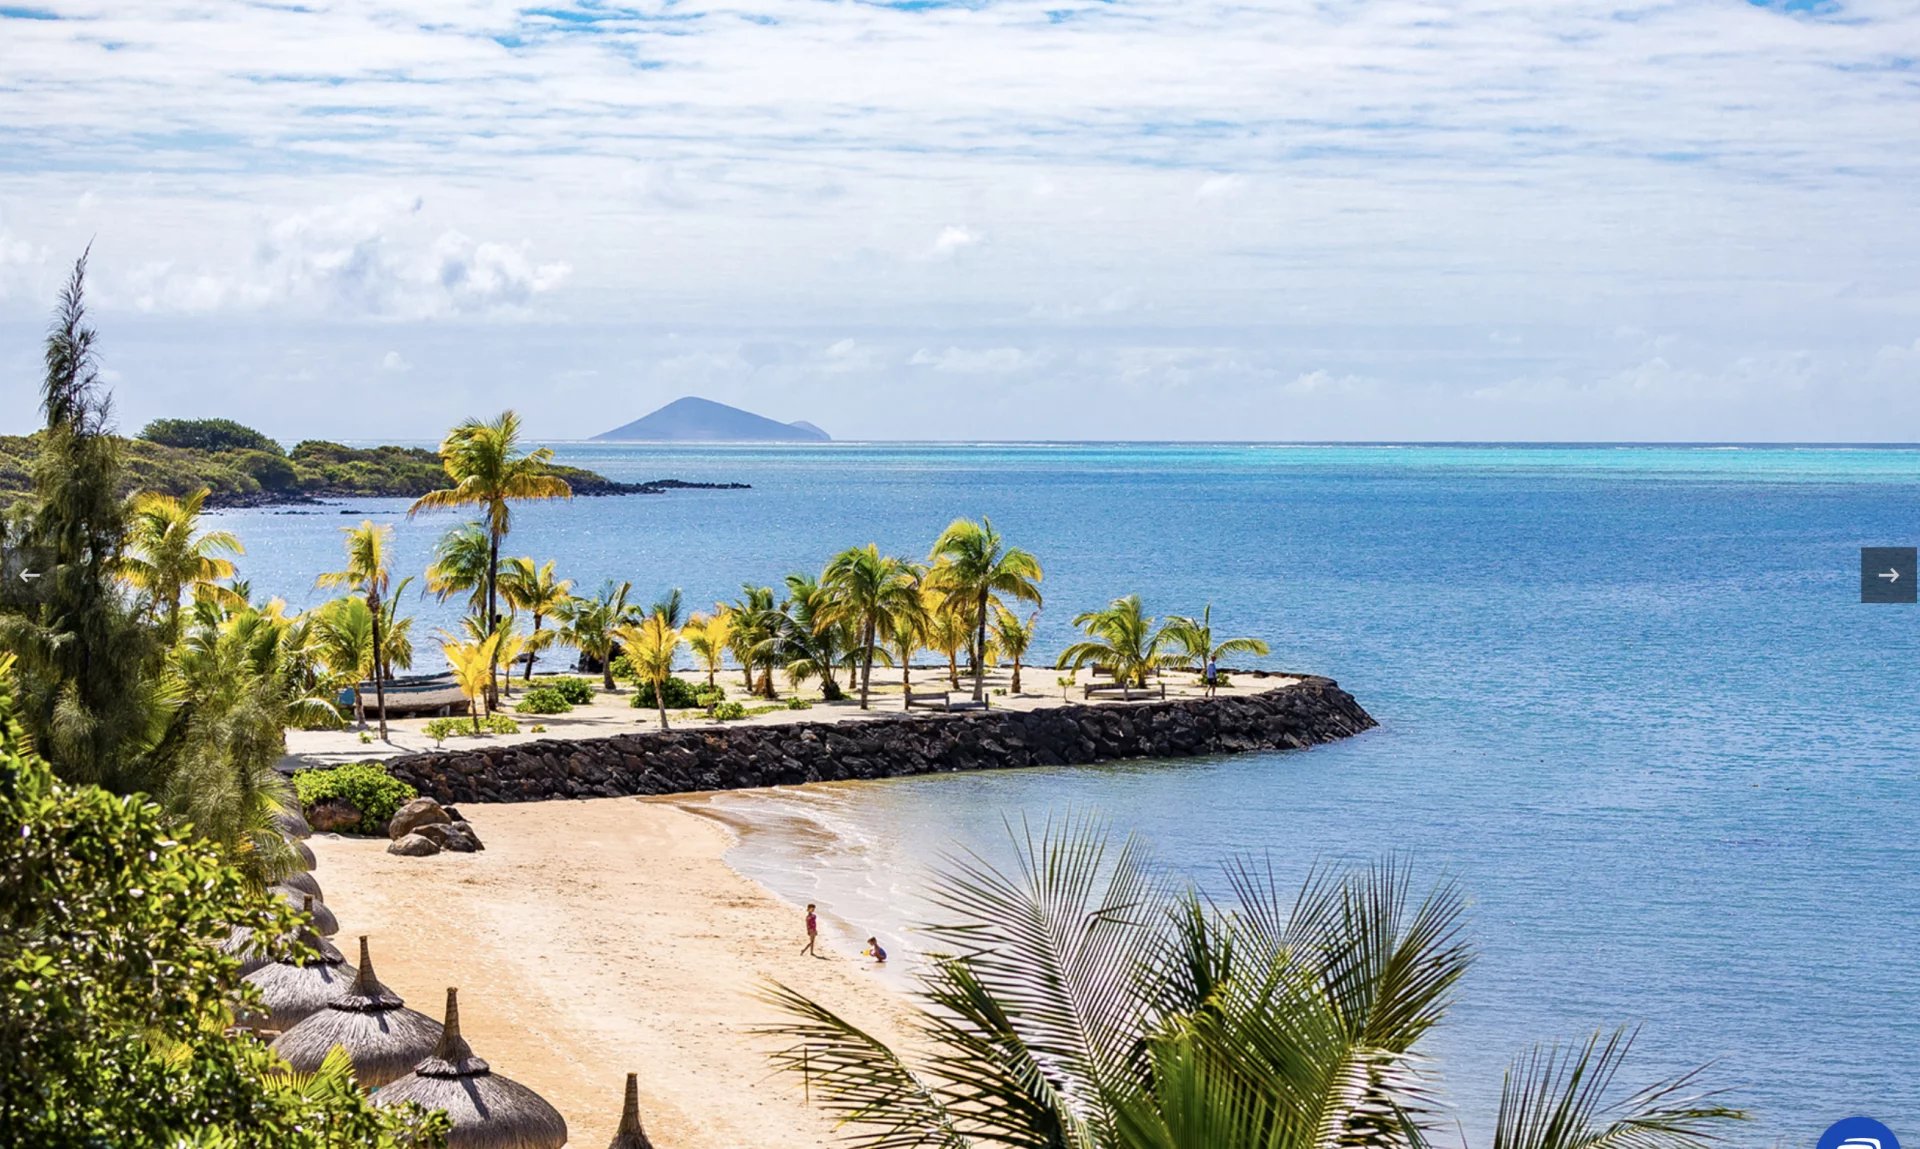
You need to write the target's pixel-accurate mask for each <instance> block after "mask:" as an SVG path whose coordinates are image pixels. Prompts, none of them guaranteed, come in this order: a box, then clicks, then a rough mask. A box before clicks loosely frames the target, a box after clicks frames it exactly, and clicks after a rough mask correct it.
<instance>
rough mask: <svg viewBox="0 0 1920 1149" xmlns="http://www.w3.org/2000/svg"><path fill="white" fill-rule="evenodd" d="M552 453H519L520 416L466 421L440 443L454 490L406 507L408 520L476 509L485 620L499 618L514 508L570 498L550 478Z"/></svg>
mask: <svg viewBox="0 0 1920 1149" xmlns="http://www.w3.org/2000/svg"><path fill="white" fill-rule="evenodd" d="M552 460H553V450H552V448H549V447H536V448H535V449H533V450H531V451H522V450H521V449H520V416H519V415H517V414H515V413H514V412H512V411H503V412H501V413H500V416H499V417H498V418H496V419H494V420H493V421H492V422H481V421H480V420H478V419H469V420H467V421H466V422H464V423H462V424H460V425H459V426H457V427H455V428H454V429H453V430H452V431H450V432H448V434H447V438H446V440H445V441H444V442H442V443H441V444H440V466H441V468H442V469H443V470H445V471H446V473H447V477H448V478H449V479H452V480H453V485H452V486H450V487H443V488H441V489H439V490H435V491H428V492H427V493H426V494H424V495H421V496H420V497H419V498H417V499H415V500H414V501H413V505H412V506H411V507H408V508H407V517H408V518H412V517H413V516H414V515H416V514H418V513H419V512H421V511H423V510H437V509H442V508H450V507H479V508H480V509H481V510H482V512H483V515H482V519H481V521H482V523H483V524H484V525H485V527H486V532H487V594H486V617H487V618H489V619H492V618H496V617H498V615H499V613H500V599H499V581H500V541H501V540H502V539H504V538H506V537H507V532H508V531H509V530H511V529H512V527H513V504H514V503H517V502H526V501H529V500H537V499H570V498H572V497H573V488H572V487H570V486H568V485H567V481H566V480H565V479H562V478H560V477H558V476H556V475H553V474H551V473H549V471H548V469H547V468H548V466H549V464H550V463H551V462H552Z"/></svg>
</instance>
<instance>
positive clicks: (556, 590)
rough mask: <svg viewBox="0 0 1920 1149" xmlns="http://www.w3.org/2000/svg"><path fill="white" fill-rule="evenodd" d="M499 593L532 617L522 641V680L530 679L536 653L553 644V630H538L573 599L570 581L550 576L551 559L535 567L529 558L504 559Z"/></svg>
mask: <svg viewBox="0 0 1920 1149" xmlns="http://www.w3.org/2000/svg"><path fill="white" fill-rule="evenodd" d="M500 593H501V595H502V596H503V597H505V598H506V600H507V605H508V606H511V607H512V608H513V609H514V610H516V611H525V612H526V613H527V615H528V617H530V618H532V619H533V630H532V632H531V633H529V634H528V635H527V637H526V641H525V643H524V646H525V649H526V651H527V673H526V680H527V681H528V682H532V681H533V663H534V660H535V659H536V658H538V657H539V653H540V652H541V651H542V650H545V649H546V648H547V647H549V646H551V645H553V643H554V641H555V639H556V636H557V633H558V632H556V631H551V630H543V629H541V626H542V624H543V623H544V622H545V621H546V620H547V619H549V618H553V617H557V616H559V615H560V614H562V613H563V612H564V611H565V609H566V606H567V603H568V601H569V600H570V599H572V598H573V580H572V579H564V578H563V579H556V578H554V577H553V560H552V559H548V560H547V561H546V562H545V563H542V564H541V565H539V566H535V565H534V564H533V560H532V559H531V558H516V559H508V560H506V562H505V563H504V564H502V566H501V570H500Z"/></svg>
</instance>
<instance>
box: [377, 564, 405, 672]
mask: <svg viewBox="0 0 1920 1149" xmlns="http://www.w3.org/2000/svg"><path fill="white" fill-rule="evenodd" d="M411 582H413V576H412V575H408V576H407V577H406V578H403V579H401V580H400V581H399V583H397V584H395V586H394V588H393V593H392V594H390V595H388V596H387V601H386V602H385V603H384V604H382V606H381V608H380V676H381V677H382V678H383V679H385V680H386V681H388V682H391V681H393V668H394V667H396V666H397V667H399V668H400V669H402V670H411V669H413V617H412V616H411V615H407V616H402V615H401V613H400V600H401V596H402V595H404V594H406V593H407V585H408V584H409V583H411Z"/></svg>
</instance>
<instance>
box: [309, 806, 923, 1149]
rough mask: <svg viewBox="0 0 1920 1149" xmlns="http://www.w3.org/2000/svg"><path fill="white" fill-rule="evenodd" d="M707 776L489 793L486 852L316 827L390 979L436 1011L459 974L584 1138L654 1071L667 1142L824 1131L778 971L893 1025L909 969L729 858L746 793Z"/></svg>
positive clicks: (694, 1145)
mask: <svg viewBox="0 0 1920 1149" xmlns="http://www.w3.org/2000/svg"><path fill="white" fill-rule="evenodd" d="M695 801H697V796H694V795H677V796H674V797H672V798H641V797H621V798H596V799H588V800H585V801H578V802H564V803H563V802H533V803H519V804H498V805H487V806H484V807H480V808H478V809H476V810H474V811H470V812H469V816H470V817H472V818H474V819H475V823H474V824H475V828H476V830H477V831H478V832H479V834H480V835H481V837H482V839H483V840H484V841H485V842H486V843H487V849H486V850H485V851H484V852H482V853H478V854H441V855H438V856H435V857H432V858H403V857H398V856H395V855H391V854H388V853H386V841H385V840H384V839H375V838H347V837H341V836H338V835H315V836H314V837H313V838H312V839H310V844H311V845H312V846H313V848H314V852H315V854H316V855H317V857H318V859H319V863H320V864H319V865H318V866H317V867H316V868H315V876H316V877H318V878H319V879H320V881H321V882H322V883H323V884H324V885H325V887H326V888H327V890H328V893H329V895H330V897H329V901H328V905H329V907H330V908H331V909H333V911H334V912H335V914H336V915H338V917H339V919H340V923H341V930H340V934H339V936H338V937H337V938H336V939H335V941H336V942H337V943H339V944H341V945H342V946H343V947H346V948H349V949H351V948H353V943H354V941H355V938H356V936H357V935H358V934H361V933H366V934H369V935H370V938H371V944H372V956H373V962H374V965H375V968H376V969H377V970H378V972H379V975H380V978H381V980H382V981H384V982H385V983H386V984H387V985H389V986H390V987H392V988H393V989H394V990H395V991H396V992H398V993H400V994H401V995H402V996H403V997H404V998H406V1000H407V1003H408V1005H409V1007H411V1008H415V1009H420V1010H422V1011H423V1012H427V1013H429V1014H431V1013H433V1012H434V1011H435V1009H436V1008H437V1003H438V1002H439V1000H440V997H441V994H442V992H443V990H444V989H445V987H447V986H450V985H457V986H460V987H461V989H462V991H463V992H462V993H461V1007H462V1008H461V1022H462V1026H463V1028H464V1029H465V1030H466V1031H467V1035H468V1037H469V1039H470V1040H471V1041H472V1043H473V1046H474V1049H475V1051H476V1052H477V1053H478V1054H479V1055H480V1056H482V1057H484V1058H487V1059H488V1060H489V1061H490V1062H491V1063H492V1065H493V1066H494V1069H495V1071H496V1072H498V1073H500V1074H502V1075H504V1076H506V1077H509V1078H512V1079H513V1080H516V1081H519V1082H521V1083H522V1084H525V1085H527V1086H529V1087H531V1088H533V1089H534V1090H536V1091H537V1092H539V1093H540V1094H541V1095H542V1096H543V1097H545V1098H546V1099H547V1100H548V1101H549V1102H551V1103H552V1104H553V1105H554V1106H555V1107H556V1108H558V1109H559V1110H560V1111H561V1113H562V1114H563V1115H565V1117H566V1119H567V1124H568V1129H569V1142H568V1143H569V1144H579V1145H592V1144H601V1143H604V1142H605V1141H606V1140H607V1139H608V1138H610V1137H611V1136H612V1133H613V1128H614V1125H615V1123H616V1122H617V1120H618V1117H619V1100H620V1096H619V1093H620V1086H621V1083H622V1081H623V1080H624V1075H625V1074H626V1073H627V1072H629V1071H634V1072H638V1073H639V1074H640V1096H641V1112H642V1115H643V1117H644V1118H645V1120H646V1125H647V1129H648V1133H649V1135H650V1136H651V1137H652V1138H653V1139H654V1140H655V1141H656V1143H659V1144H663V1145H674V1146H677V1147H679V1149H735V1147H737V1146H740V1145H755V1146H766V1147H768V1149H783V1147H796V1149H797V1147H802V1146H805V1147H809V1149H813V1147H824V1146H828V1145H831V1144H834V1143H835V1142H836V1140H837V1137H836V1134H835V1132H834V1129H833V1125H832V1122H831V1120H830V1119H829V1118H828V1117H827V1116H826V1115H825V1114H823V1113H822V1112H820V1111H818V1110H816V1109H812V1108H810V1107H809V1106H807V1105H806V1104H805V1103H804V1101H803V1099H802V1097H801V1091H800V1089H799V1087H798V1085H797V1083H791V1082H786V1081H782V1080H779V1079H777V1078H771V1077H770V1076H769V1073H770V1070H769V1068H768V1065H767V1062H766V1058H765V1054H766V1052H767V1051H768V1050H769V1049H771V1048H773V1047H775V1046H776V1045H777V1044H778V1043H777V1041H776V1040H775V1039H770V1038H764V1037H759V1036H757V1035H756V1034H755V1033H754V1032H753V1030H754V1028H755V1027H756V1026H759V1025H764V1024H766V1023H768V1022H770V1021H773V1020H776V1019H777V1014H776V1012H775V1011H774V1010H773V1009H772V1007H770V1006H767V1005H765V1004H763V1003H762V1002H761V1001H760V1000H759V998H758V997H757V996H756V995H757V992H758V990H759V988H760V987H761V986H762V985H763V984H765V982H767V981H769V980H778V981H781V982H782V983H784V984H787V985H789V986H792V987H793V988H795V989H798V990H801V991H802V992H805V993H807V994H809V995H810V996H813V997H814V998H816V999H817V1000H819V1001H821V1002H822V1004H825V1005H827V1006H828V1007H830V1008H832V1009H834V1010H836V1011H839V1012H842V1013H843V1015H844V1016H847V1017H848V1018H849V1019H850V1020H853V1021H854V1022H855V1023H856V1024H859V1025H862V1026H863V1027H868V1028H870V1030H871V1031H872V1032H875V1033H876V1034H879V1035H881V1036H883V1037H885V1038H886V1039H888V1040H889V1041H894V1040H898V1039H899V1038H900V1037H901V1035H902V1034H903V1033H904V1032H905V1031H906V1022H907V1011H906V1009H905V999H904V997H903V996H902V995H901V993H900V990H901V988H902V983H901V981H900V980H899V978H900V974H901V971H899V970H888V971H885V972H881V973H876V971H875V970H874V969H873V967H872V966H871V965H870V964H869V963H866V962H864V961H862V960H861V959H859V958H858V956H857V951H849V950H848V949H847V948H846V946H845V944H844V943H843V942H842V941H841V940H840V938H839V937H837V936H834V935H835V934H836V933H837V932H838V931H833V930H828V929H823V931H822V948H823V949H827V950H829V951H830V952H831V955H832V956H831V958H830V959H829V960H815V959H813V958H810V957H801V956H799V955H798V950H799V948H800V946H801V944H802V942H803V941H804V935H803V932H802V929H801V913H802V908H801V907H795V906H790V905H788V904H787V903H786V902H785V901H783V900H782V899H781V898H780V897H779V896H778V895H777V894H776V893H775V892H774V891H773V890H772V889H770V888H769V887H767V886H766V885H765V884H763V883H761V882H759V881H756V880H755V879H753V878H751V877H749V876H747V875H746V874H744V873H742V872H741V871H739V870H737V869H735V868H734V866H733V865H732V863H731V862H729V861H728V859H727V855H728V853H729V852H730V851H731V850H732V849H733V848H734V847H735V845H736V844H737V843H738V841H739V838H740V831H739V830H738V829H736V828H735V827H736V826H739V825H741V824H742V822H745V823H747V824H748V826H749V827H751V819H748V818H745V817H744V816H743V815H742V813H741V812H739V811H737V810H736V811H730V812H728V813H727V814H726V815H724V816H721V815H717V814H715V813H712V812H709V811H707V810H703V809H698V808H695Z"/></svg>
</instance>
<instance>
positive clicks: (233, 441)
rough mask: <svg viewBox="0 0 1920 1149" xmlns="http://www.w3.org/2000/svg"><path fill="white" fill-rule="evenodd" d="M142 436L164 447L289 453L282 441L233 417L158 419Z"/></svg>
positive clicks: (277, 453) (142, 430) (141, 433)
mask: <svg viewBox="0 0 1920 1149" xmlns="http://www.w3.org/2000/svg"><path fill="white" fill-rule="evenodd" d="M140 437H141V438H142V439H145V440H146V441H147V442H149V443H158V444H160V445H161V446H163V447H186V448H188V449H191V450H195V451H265V452H266V453H268V454H270V455H282V454H285V453H286V452H284V451H282V450H281V449H280V444H278V443H276V442H274V441H273V440H272V439H269V438H267V437H266V436H265V435H262V434H261V433H260V432H258V431H256V430H254V429H253V428H252V427H248V426H245V425H243V424H240V423H236V422H234V421H233V420H232V419H155V420H154V421H153V422H151V423H148V424H147V425H146V426H145V427H144V428H142V429H141V431H140Z"/></svg>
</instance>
